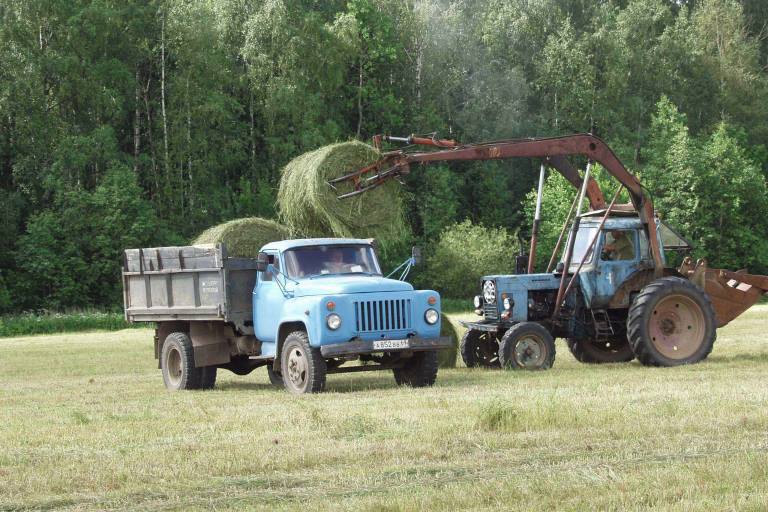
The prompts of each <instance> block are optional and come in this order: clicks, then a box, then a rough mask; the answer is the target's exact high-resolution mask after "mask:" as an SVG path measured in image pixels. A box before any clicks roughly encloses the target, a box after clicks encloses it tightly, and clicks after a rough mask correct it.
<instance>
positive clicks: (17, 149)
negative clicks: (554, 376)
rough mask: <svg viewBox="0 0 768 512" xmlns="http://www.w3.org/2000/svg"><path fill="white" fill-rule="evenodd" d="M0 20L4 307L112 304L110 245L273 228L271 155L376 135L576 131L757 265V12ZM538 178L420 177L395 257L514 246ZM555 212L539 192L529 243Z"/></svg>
mask: <svg viewBox="0 0 768 512" xmlns="http://www.w3.org/2000/svg"><path fill="white" fill-rule="evenodd" d="M0 20H2V23H1V24H0V69H2V73H0V204H1V205H2V206H1V208H2V209H1V210H0V211H1V212H2V215H3V223H2V235H3V240H4V242H5V243H3V244H0V311H13V310H27V309H40V308H49V309H66V308H73V307H93V306H95V307H115V306H117V305H118V304H120V301H121V295H120V285H119V280H118V278H117V276H118V272H119V265H120V255H121V251H122V249H123V248H125V247H131V246H152V245H161V244H162V245H166V244H185V243H187V242H188V241H189V239H190V238H191V237H193V236H194V235H196V234H197V233H199V232H200V231H202V230H203V229H204V228H206V227H208V226H210V225H212V224H215V223H218V222H220V221H223V220H226V219H231V218H236V217H242V216H252V215H255V216H263V217H274V216H275V213H276V212H275V207H274V199H275V194H276V186H277V180H278V178H279V172H280V169H281V168H282V166H284V165H285V164H286V163H287V162H288V161H289V160H290V159H291V158H293V157H295V156H297V155H298V154H301V153H303V152H305V151H308V150H311V149H315V148H317V147H318V146H322V145H324V144H328V143H331V142H335V141H340V140H347V139H350V138H359V139H362V140H367V139H369V137H370V136H371V135H373V134H376V133H391V134H400V135H407V134H409V133H412V132H415V133H430V132H433V131H437V132H438V133H439V134H440V135H441V136H447V137H452V138H456V139H458V140H460V141H462V142H474V141H481V140H490V139H500V138H508V137H528V136H548V135H557V134H566V133H572V132H584V131H593V132H595V133H597V134H598V135H600V136H601V137H603V138H604V139H606V140H607V141H608V142H609V144H611V146H612V147H613V148H614V150H615V151H616V152H617V154H618V155H619V157H620V158H621V159H622V160H623V161H624V163H625V164H626V165H627V167H629V168H630V169H631V170H632V171H633V172H635V173H637V174H639V175H640V176H641V179H642V181H643V183H644V184H645V185H646V186H647V187H648V189H649V191H650V192H651V193H652V195H653V197H654V200H655V201H656V204H657V205H658V209H659V211H660V212H661V213H662V214H663V215H664V216H665V217H666V218H667V219H668V220H669V221H670V222H671V223H672V224H673V225H675V227H677V228H678V230H679V231H681V232H682V233H683V234H685V235H687V236H688V237H689V238H690V239H691V240H692V241H693V242H694V244H695V245H696V247H697V255H699V254H700V255H707V256H708V257H709V258H710V260H711V262H712V264H714V265H720V266H725V267H732V268H742V267H745V266H748V267H749V268H750V269H752V270H755V271H764V269H765V268H766V264H768V244H767V243H766V241H765V233H766V227H768V226H766V222H768V221H766V220H765V219H766V218H768V195H767V194H766V186H765V176H766V171H767V170H768V151H767V150H766V145H767V144H768V123H766V120H768V115H767V114H768V80H767V77H766V67H765V66H766V64H767V63H768V42H767V41H768V40H767V39H766V37H765V27H766V23H768V5H767V4H766V3H765V2H763V1H762V0H695V1H693V0H689V1H683V0H674V1H673V0H602V1H583V0H489V1H476V0H463V1H461V0H424V1H413V0H397V1H396V0H345V1H342V0H330V1H323V2H317V1H310V0H258V1H257V0H203V1H192V0H164V1H161V0H144V1H139V0H119V1H118V0H88V1H86V0H37V1H34V2H28V1H25V0H6V1H4V2H3V3H2V4H0ZM537 168H538V163H537V162H530V161H510V162H490V163H488V162H486V163H471V162H467V163H456V164H450V165H440V166H434V167H429V168H423V169H418V170H416V171H415V172H413V173H412V174H411V175H410V176H409V177H408V178H407V180H406V183H405V188H404V193H405V196H406V200H407V204H408V221H409V225H410V228H411V230H410V232H409V233H404V235H403V243H402V246H403V248H405V247H407V246H408V245H409V244H410V243H414V242H416V243H420V244H423V245H426V246H427V250H429V247H430V246H434V244H435V243H436V241H437V240H438V239H439V238H440V237H441V235H442V234H443V233H444V232H445V231H446V228H449V227H450V226H453V225H455V224H456V223H459V222H463V221H469V222H470V223H471V224H474V225H482V226H484V227H485V228H488V229H495V228H503V229H505V230H507V231H508V232H509V233H510V234H511V238H510V239H512V240H513V239H514V234H520V235H523V236H525V235H527V233H528V232H529V230H530V212H528V213H527V210H526V207H527V206H526V205H528V204H529V202H530V192H531V190H532V188H533V187H534V182H535V180H536V177H537V175H538V172H537ZM574 193H575V191H572V190H566V188H565V187H564V185H563V184H562V183H560V182H558V180H557V178H555V179H550V182H549V184H548V186H547V208H545V216H547V215H549V216H550V219H551V220H550V219H545V230H546V229H549V230H550V231H551V230H556V229H558V228H559V226H555V224H557V219H558V218H559V217H558V215H560V216H564V213H563V212H561V210H562V209H563V208H565V209H566V210H567V209H568V207H569V206H570V202H571V201H572V199H573V194H574ZM563 204H565V206H563ZM550 212H551V213H550ZM546 226H549V227H546ZM467 229H468V228H467V224H466V222H465V223H463V224H462V227H461V229H460V230H459V231H458V232H463V231H466V230H467ZM501 238H502V239H504V237H501ZM496 249H497V250H499V251H509V250H511V249H510V248H508V247H498V248H496ZM404 250H405V249H403V251H404ZM395 252H397V251H395ZM402 256H403V255H401V254H394V253H393V254H391V255H388V258H390V259H391V260H392V261H391V262H387V263H394V261H395V260H396V259H398V258H400V257H402ZM500 270H501V269H500ZM425 275H430V276H431V279H437V280H438V281H439V275H440V273H439V272H435V271H431V272H429V273H428V274H425ZM439 284H440V283H439V282H438V283H432V286H437V287H438V288H439Z"/></svg>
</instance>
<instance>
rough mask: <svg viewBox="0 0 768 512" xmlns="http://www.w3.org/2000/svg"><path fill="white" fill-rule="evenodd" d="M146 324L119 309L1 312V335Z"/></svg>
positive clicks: (137, 326)
mask: <svg viewBox="0 0 768 512" xmlns="http://www.w3.org/2000/svg"><path fill="white" fill-rule="evenodd" d="M145 327H146V324H141V323H137V324H131V323H128V322H126V321H125V318H124V317H123V314H122V313H117V312H99V311H82V312H77V313H46V312H43V313H22V314H17V315H5V316H0V338H5V337H9V336H30V335H34V334H53V333H57V332H80V331H117V330H120V329H129V328H145Z"/></svg>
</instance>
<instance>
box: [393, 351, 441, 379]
mask: <svg viewBox="0 0 768 512" xmlns="http://www.w3.org/2000/svg"><path fill="white" fill-rule="evenodd" d="M437 364H438V358H437V351H434V350H428V351H425V352H414V353H413V356H412V357H410V358H408V359H406V362H405V365H403V367H402V368H395V369H393V370H392V372H393V373H394V374H395V382H397V385H398V386H410V387H412V388H424V387H428V386H432V385H434V383H435V381H436V380H437Z"/></svg>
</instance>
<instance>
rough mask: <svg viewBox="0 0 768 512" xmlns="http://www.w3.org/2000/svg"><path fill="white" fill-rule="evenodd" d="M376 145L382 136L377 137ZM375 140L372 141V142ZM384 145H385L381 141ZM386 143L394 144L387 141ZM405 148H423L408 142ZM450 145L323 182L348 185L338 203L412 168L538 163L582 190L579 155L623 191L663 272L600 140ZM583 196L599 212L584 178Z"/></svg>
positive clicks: (639, 199)
mask: <svg viewBox="0 0 768 512" xmlns="http://www.w3.org/2000/svg"><path fill="white" fill-rule="evenodd" d="M377 137H379V138H378V142H379V143H380V142H381V140H382V136H377ZM376 140H377V139H376V138H374V141H376ZM384 140H387V139H386V138H385V139H384ZM389 140H395V141H396V140H397V138H392V137H390V138H389ZM407 142H409V143H413V144H420V143H424V141H417V140H416V139H415V138H414V137H413V136H411V137H409V138H408V140H407ZM454 144H456V143H455V142H454V141H439V140H437V139H434V140H429V141H427V142H426V145H429V146H435V147H439V148H442V149H438V150H436V151H423V152H412V151H402V150H401V151H390V152H387V153H383V154H382V158H381V159H380V160H379V161H378V162H375V163H374V164H373V165H370V166H368V167H365V168H363V169H359V170H357V171H354V172H352V173H349V174H347V175H344V176H341V177H339V178H336V179H334V180H331V181H329V182H328V183H329V185H331V186H332V187H334V188H336V186H337V185H339V184H340V183H342V182H351V183H352V185H353V190H352V191H351V192H346V193H342V194H340V195H339V198H341V199H343V198H348V197H352V196H355V195H358V194H362V193H364V192H367V191H369V190H372V189H374V188H376V187H378V186H379V185H381V184H383V183H385V182H386V181H388V180H390V179H393V178H397V177H399V176H402V175H405V174H407V173H408V172H409V171H410V167H411V165H413V164H429V163H436V162H453V161H476V160H505V159H509V158H540V159H541V160H542V162H543V163H544V164H545V165H548V166H549V167H552V168H554V169H555V170H557V171H558V172H559V173H560V174H562V175H563V177H565V179H567V180H568V181H569V182H570V183H571V184H572V185H573V186H574V187H576V188H580V187H581V186H582V183H583V182H582V178H581V176H580V175H579V173H578V171H577V170H576V168H575V167H574V166H573V165H572V164H571V163H570V162H569V161H568V159H567V157H569V156H574V155H580V156H584V157H586V158H587V159H588V160H591V161H593V162H597V163H599V164H600V165H601V166H602V167H603V168H604V169H605V170H606V171H607V172H608V174H610V175H611V176H613V177H614V178H615V179H616V180H617V181H619V183H621V184H622V185H623V186H624V188H625V189H626V190H627V192H628V193H629V196H630V200H631V201H632V206H633V207H634V209H635V210H637V212H638V213H639V215H640V220H641V222H642V223H643V225H644V227H645V230H646V233H647V235H648V241H649V245H650V249H651V254H652V256H653V260H654V266H655V271H656V273H657V274H658V276H659V277H660V276H661V275H662V272H663V269H664V263H663V259H662V256H661V247H660V245H659V242H658V237H657V235H656V222H655V212H654V208H653V202H652V201H651V199H650V197H649V196H648V195H647V194H646V193H645V191H644V190H643V187H642V185H641V184H640V181H639V180H638V179H637V178H636V177H635V175H633V174H632V173H630V172H629V171H628V170H627V169H626V168H625V167H624V164H622V163H621V161H620V160H619V158H618V157H617V156H616V155H615V153H614V152H613V151H612V150H611V148H610V147H608V145H607V144H606V143H605V142H603V140H602V139H600V138H599V137H596V136H594V135H592V134H589V133H583V134H576V135H566V136H562V137H548V138H538V139H537V138H530V139H509V140H500V141H495V142H483V143H478V144H465V145H454ZM585 196H586V197H587V199H588V200H589V203H590V207H591V208H592V209H595V210H597V209H602V208H605V206H606V203H605V197H604V196H603V193H602V191H601V190H600V187H599V186H598V184H597V182H596V181H595V180H594V179H593V178H592V177H589V178H588V181H587V186H586V188H585Z"/></svg>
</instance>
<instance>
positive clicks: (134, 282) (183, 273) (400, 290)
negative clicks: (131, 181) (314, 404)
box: [123, 238, 453, 394]
mask: <svg viewBox="0 0 768 512" xmlns="http://www.w3.org/2000/svg"><path fill="white" fill-rule="evenodd" d="M414 260H415V258H409V260H407V262H406V263H405V264H404V265H405V266H406V268H410V266H411V265H412V264H414V263H415V261H414ZM404 276H405V273H404V274H403V275H402V276H401V277H404ZM123 282H124V288H125V295H124V297H125V311H126V318H127V319H128V320H129V321H152V322H156V323H157V329H156V335H155V356H156V357H157V358H158V359H159V363H160V364H159V366H160V368H161V369H162V370H163V379H164V381H165V383H166V387H169V388H171V389H200V388H210V387H212V386H213V384H214V383H215V375H216V370H217V369H219V368H223V369H228V370H231V371H232V372H234V373H236V374H239V375H245V374H248V373H250V372H251V371H253V370H254V369H256V368H258V367H261V366H266V367H267V369H268V371H269V375H270V380H271V381H272V383H273V384H280V385H284V386H285V388H286V389H287V390H288V391H290V392H291V393H295V394H301V393H311V392H319V391H322V390H323V389H324V387H325V380H326V375H327V374H329V373H343V372H357V371H368V370H382V369H387V370H392V371H393V373H394V376H395V380H396V382H397V383H398V384H400V385H409V386H412V387H422V386H429V385H432V384H433V383H434V382H435V380H436V378H437V352H436V351H437V350H440V349H448V348H451V347H452V345H453V341H452V340H451V338H449V337H441V336H440V327H441V321H442V313H441V310H440V295H439V294H438V293H437V292H435V291H433V290H415V289H414V288H413V286H412V285H411V284H409V283H407V282H405V281H404V280H400V279H390V278H389V277H385V276H384V275H383V273H382V270H381V267H380V265H379V262H378V258H377V256H376V251H375V249H374V246H373V244H372V241H371V240H364V239H339V238H319V239H301V240H284V241H278V242H272V243H269V244H267V245H265V246H264V247H263V248H262V250H261V251H260V252H259V254H258V257H257V258H230V257H228V256H227V254H226V247H225V246H224V245H218V246H190V247H166V248H152V249H129V250H127V251H126V257H125V263H124V269H123ZM355 362H358V363H362V364H353V363H355Z"/></svg>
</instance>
